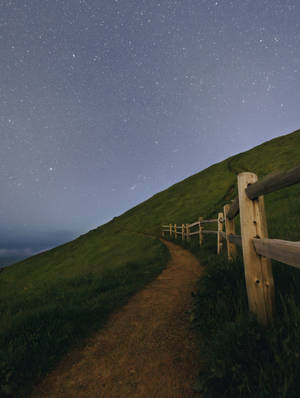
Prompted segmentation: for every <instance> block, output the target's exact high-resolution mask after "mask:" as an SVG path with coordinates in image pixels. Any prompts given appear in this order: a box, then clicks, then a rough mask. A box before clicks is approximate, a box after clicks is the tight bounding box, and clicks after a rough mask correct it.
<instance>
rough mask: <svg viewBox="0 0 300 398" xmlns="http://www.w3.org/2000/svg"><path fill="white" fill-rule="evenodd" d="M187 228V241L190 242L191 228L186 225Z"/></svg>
mask: <svg viewBox="0 0 300 398" xmlns="http://www.w3.org/2000/svg"><path fill="white" fill-rule="evenodd" d="M185 228H186V240H187V241H189V240H190V228H189V224H185Z"/></svg>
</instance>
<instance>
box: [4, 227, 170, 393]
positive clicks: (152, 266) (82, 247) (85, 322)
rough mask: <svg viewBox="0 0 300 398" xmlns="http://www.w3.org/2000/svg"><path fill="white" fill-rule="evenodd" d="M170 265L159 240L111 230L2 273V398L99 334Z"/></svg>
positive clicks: (91, 233) (100, 232)
mask: <svg viewBox="0 0 300 398" xmlns="http://www.w3.org/2000/svg"><path fill="white" fill-rule="evenodd" d="M167 259H168V252H167V249H166V248H165V247H164V246H163V245H162V244H161V243H160V241H159V240H158V239H155V238H152V237H149V236H147V237H146V236H143V235H137V234H133V233H128V232H120V231H118V229H117V228H115V227H114V226H113V225H111V226H107V227H106V228H105V227H102V228H99V229H97V230H94V231H91V232H90V233H89V234H87V235H84V236H82V237H80V238H78V239H77V240H75V241H73V242H70V243H68V244H66V245H63V246H60V247H58V248H56V249H53V250H51V251H49V252H46V253H44V254H40V255H37V256H35V257H33V258H31V259H28V260H25V261H23V262H21V263H18V264H16V265H13V266H11V267H8V268H6V269H5V270H3V271H2V272H1V274H0V292H1V293H0V311H1V312H0V313H1V322H0V325H1V326H0V348H1V360H0V376H1V390H0V396H1V397H2V396H13V397H16V396H17V395H18V392H17V391H18V388H19V387H20V386H22V387H24V386H25V385H26V384H28V383H29V382H31V381H32V380H33V379H34V378H36V377H38V376H41V375H42V374H44V372H45V371H47V370H49V369H51V368H52V367H53V366H54V365H55V364H56V362H57V360H58V359H59V358H60V357H61V355H62V354H63V353H65V352H66V351H67V350H68V349H69V348H70V347H71V346H72V345H74V344H75V345H76V343H79V342H80V340H81V339H82V338H84V337H85V336H87V335H88V334H89V333H91V332H92V331H93V330H96V329H98V328H99V327H100V326H101V325H103V323H104V322H105V320H106V319H107V316H108V315H109V314H110V313H111V312H112V311H113V310H115V309H116V308H118V307H120V306H121V305H122V304H124V303H125V302H126V301H127V300H128V298H129V297H130V295H132V294H133V293H134V292H136V291H137V290H138V289H140V288H141V287H143V286H144V285H145V284H146V283H148V282H149V281H151V280H152V279H153V278H155V277H156V276H157V275H158V274H159V273H160V272H161V270H162V269H163V267H164V265H165V264H166V262H167Z"/></svg>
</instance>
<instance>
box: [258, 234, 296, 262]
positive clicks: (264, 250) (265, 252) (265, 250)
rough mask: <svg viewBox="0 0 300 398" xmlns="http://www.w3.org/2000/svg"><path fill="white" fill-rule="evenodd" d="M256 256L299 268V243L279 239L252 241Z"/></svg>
mask: <svg viewBox="0 0 300 398" xmlns="http://www.w3.org/2000/svg"><path fill="white" fill-rule="evenodd" d="M253 244H254V247H255V250H256V252H257V254H259V255H261V256H264V257H268V258H271V259H273V260H276V261H280V262H282V263H285V264H288V265H291V266H293V267H296V268H300V242H291V241H287V240H280V239H257V238H254V239H253Z"/></svg>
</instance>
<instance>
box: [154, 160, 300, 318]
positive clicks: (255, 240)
mask: <svg viewBox="0 0 300 398" xmlns="http://www.w3.org/2000/svg"><path fill="white" fill-rule="evenodd" d="M298 183H300V165H299V166H297V167H295V168H293V169H291V170H289V171H287V172H283V173H279V174H275V175H274V174H272V175H269V176H267V177H266V178H264V179H263V180H261V181H258V178H257V176H256V174H254V173H248V172H247V173H240V174H239V175H238V176H237V185H238V196H237V197H236V198H235V199H234V200H233V201H232V203H231V204H225V206H224V208H223V212H220V213H218V218H215V219H209V220H207V219H204V218H203V217H199V219H198V220H197V221H195V222H193V223H191V224H181V225H177V224H167V225H162V236H165V235H166V234H168V235H169V236H170V237H173V236H174V237H175V238H180V237H181V239H182V240H187V241H189V240H191V238H192V237H197V239H199V245H200V246H201V245H202V244H203V238H204V235H205V234H214V235H216V238H217V253H218V254H220V253H221V250H222V243H223V240H224V241H226V244H227V254H228V259H229V261H232V260H234V259H235V258H236V256H237V247H238V246H240V247H241V248H242V252H243V260H244V270H245V280H246V288H247V295H248V303H249V309H250V311H251V312H253V313H254V314H255V315H256V317H257V319H258V321H259V322H260V323H262V324H264V325H267V324H269V323H270V322H272V320H273V316H274V311H275V307H274V279H273V273H272V265H271V259H273V260H277V261H280V262H282V263H285V264H288V265H291V266H294V267H297V268H300V242H291V241H285V240H279V239H269V238H268V230H267V222H266V215H265V208H264V196H263V195H266V194H268V193H271V192H275V191H278V190H279V189H282V188H285V187H288V186H291V185H294V184H298ZM238 214H240V229H241V235H236V233H235V223H234V218H235V217H236V216H237V215H238ZM211 223H212V224H215V225H216V229H215V230H210V229H204V228H205V226H206V225H207V224H208V225H209V224H211ZM223 229H225V231H223Z"/></svg>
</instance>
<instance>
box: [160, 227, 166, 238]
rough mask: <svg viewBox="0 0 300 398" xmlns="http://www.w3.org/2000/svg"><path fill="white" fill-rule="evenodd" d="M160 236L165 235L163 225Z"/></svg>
mask: <svg viewBox="0 0 300 398" xmlns="http://www.w3.org/2000/svg"><path fill="white" fill-rule="evenodd" d="M161 236H162V237H164V236H165V231H164V226H162V227H161Z"/></svg>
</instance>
